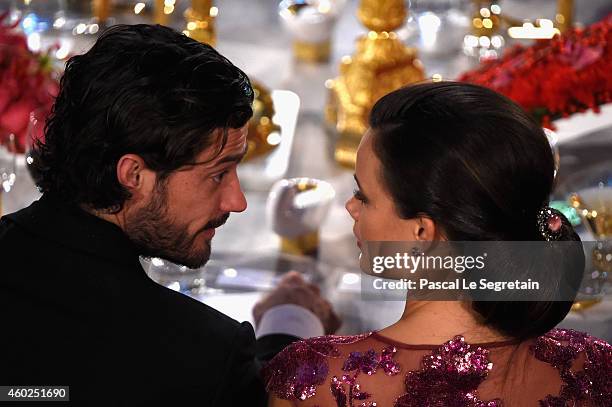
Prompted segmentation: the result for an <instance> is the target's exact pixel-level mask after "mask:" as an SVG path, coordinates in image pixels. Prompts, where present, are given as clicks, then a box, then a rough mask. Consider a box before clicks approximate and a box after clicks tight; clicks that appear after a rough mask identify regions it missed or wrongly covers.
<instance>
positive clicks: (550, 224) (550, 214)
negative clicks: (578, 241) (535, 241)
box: [538, 206, 568, 242]
mask: <svg viewBox="0 0 612 407" xmlns="http://www.w3.org/2000/svg"><path fill="white" fill-rule="evenodd" d="M564 220H565V222H568V221H567V220H566V219H565V217H564V216H563V214H562V213H561V212H559V211H558V210H556V209H553V208H551V207H550V206H545V207H543V208H542V209H540V211H539V212H538V230H539V231H540V233H541V234H542V237H544V240H546V241H547V242H550V241H553V240H559V238H560V237H561V234H562V232H563V221H564Z"/></svg>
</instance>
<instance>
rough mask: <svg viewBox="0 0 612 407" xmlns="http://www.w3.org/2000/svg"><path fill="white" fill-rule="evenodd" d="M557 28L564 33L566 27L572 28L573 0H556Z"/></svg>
mask: <svg viewBox="0 0 612 407" xmlns="http://www.w3.org/2000/svg"><path fill="white" fill-rule="evenodd" d="M555 20H556V21H557V28H559V31H561V32H562V33H564V32H565V31H567V29H568V28H572V24H573V20H574V0H557V15H556V16H555Z"/></svg>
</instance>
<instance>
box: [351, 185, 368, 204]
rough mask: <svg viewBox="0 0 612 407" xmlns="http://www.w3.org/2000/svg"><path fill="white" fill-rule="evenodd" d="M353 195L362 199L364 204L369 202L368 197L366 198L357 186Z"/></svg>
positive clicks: (359, 199) (357, 198)
mask: <svg viewBox="0 0 612 407" xmlns="http://www.w3.org/2000/svg"><path fill="white" fill-rule="evenodd" d="M353 196H354V197H355V199H356V200H358V201H360V202H361V203H363V204H367V203H368V198H366V196H365V195H364V194H363V193H362V192H361V191H360V190H359V189H357V188H356V189H354V190H353Z"/></svg>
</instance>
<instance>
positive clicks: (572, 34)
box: [459, 14, 612, 128]
mask: <svg viewBox="0 0 612 407" xmlns="http://www.w3.org/2000/svg"><path fill="white" fill-rule="evenodd" d="M459 80H460V81H467V82H472V83H477V84H480V85H484V86H487V87H490V88H491V89H494V90H496V91H497V92H500V93H502V94H504V95H506V96H508V97H509V98H510V99H513V100H514V101H515V102H517V103H518V104H520V105H521V106H522V107H523V108H524V109H525V110H527V111H529V112H531V113H532V114H533V115H534V116H535V117H536V118H537V119H538V120H539V121H540V123H542V125H543V126H545V127H549V128H554V126H553V124H552V121H553V120H555V119H558V118H561V117H568V116H570V115H572V114H574V113H576V112H583V111H585V110H589V109H590V110H593V111H595V112H599V106H600V105H603V104H605V103H610V102H612V14H611V15H609V16H607V17H606V18H604V19H603V20H601V21H599V22H597V23H595V24H593V25H591V26H589V27H587V28H585V29H580V28H574V29H572V30H569V31H568V32H567V33H565V34H564V35H561V36H556V37H554V38H553V39H552V40H540V41H538V42H536V44H534V45H533V46H531V47H523V46H516V47H514V48H512V49H510V50H509V51H508V52H507V53H506V54H505V55H504V56H503V57H502V58H501V59H499V60H495V61H490V62H486V63H484V64H483V65H482V66H480V67H479V68H477V69H475V70H473V71H470V72H466V73H464V74H463V75H462V76H461V77H460V78H459Z"/></svg>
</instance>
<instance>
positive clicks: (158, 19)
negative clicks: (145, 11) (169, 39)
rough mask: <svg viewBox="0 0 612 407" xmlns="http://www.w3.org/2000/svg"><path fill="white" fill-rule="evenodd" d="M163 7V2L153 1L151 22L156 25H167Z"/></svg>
mask: <svg viewBox="0 0 612 407" xmlns="http://www.w3.org/2000/svg"><path fill="white" fill-rule="evenodd" d="M165 7H166V4H165V0H155V8H154V10H153V13H154V14H153V21H155V23H156V24H161V25H168V14H166V12H165Z"/></svg>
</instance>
